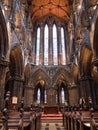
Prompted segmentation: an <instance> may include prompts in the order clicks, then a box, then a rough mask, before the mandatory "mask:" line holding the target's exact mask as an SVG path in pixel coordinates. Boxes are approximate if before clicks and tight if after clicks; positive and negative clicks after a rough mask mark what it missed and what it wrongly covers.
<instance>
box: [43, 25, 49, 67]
mask: <svg viewBox="0 0 98 130" xmlns="http://www.w3.org/2000/svg"><path fill="white" fill-rule="evenodd" d="M48 49H49V29H48V25H47V24H46V25H45V29H44V65H48Z"/></svg>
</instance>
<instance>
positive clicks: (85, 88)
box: [80, 76, 92, 106]
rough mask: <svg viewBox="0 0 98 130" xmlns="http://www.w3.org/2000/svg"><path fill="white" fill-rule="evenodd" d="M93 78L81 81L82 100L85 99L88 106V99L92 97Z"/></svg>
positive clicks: (89, 77) (85, 78)
mask: <svg viewBox="0 0 98 130" xmlns="http://www.w3.org/2000/svg"><path fill="white" fill-rule="evenodd" d="M91 88H92V77H91V76H84V77H81V79H80V98H81V97H83V98H84V99H85V102H86V105H87V106H88V105H89V102H88V98H89V97H92V90H91Z"/></svg>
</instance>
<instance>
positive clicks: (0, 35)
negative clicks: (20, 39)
mask: <svg viewBox="0 0 98 130" xmlns="http://www.w3.org/2000/svg"><path fill="white" fill-rule="evenodd" d="M0 43H1V44H0V58H6V55H7V52H8V49H9V45H8V32H7V27H6V22H5V18H4V16H3V13H2V9H1V7H0Z"/></svg>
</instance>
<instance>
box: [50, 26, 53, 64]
mask: <svg viewBox="0 0 98 130" xmlns="http://www.w3.org/2000/svg"><path fill="white" fill-rule="evenodd" d="M49 65H53V31H52V25H49Z"/></svg>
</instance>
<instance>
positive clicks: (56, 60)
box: [53, 24, 58, 65]
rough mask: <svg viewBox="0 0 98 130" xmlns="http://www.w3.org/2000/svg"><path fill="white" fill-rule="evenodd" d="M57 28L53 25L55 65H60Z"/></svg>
mask: <svg viewBox="0 0 98 130" xmlns="http://www.w3.org/2000/svg"><path fill="white" fill-rule="evenodd" d="M57 48H58V46H57V27H56V25H55V24H53V64H54V65H58V50H57Z"/></svg>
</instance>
